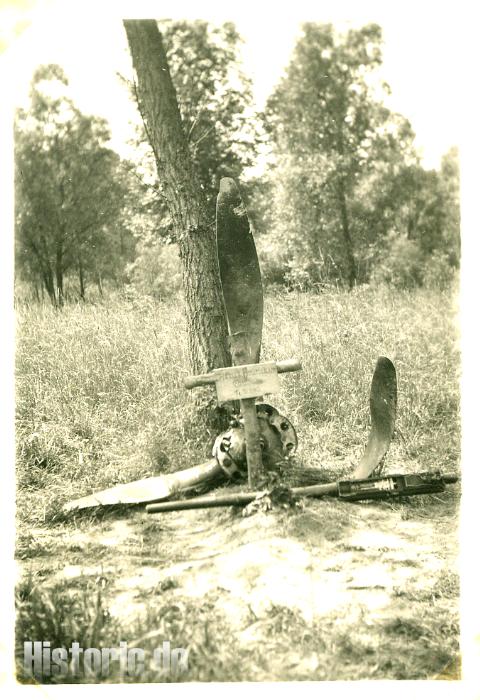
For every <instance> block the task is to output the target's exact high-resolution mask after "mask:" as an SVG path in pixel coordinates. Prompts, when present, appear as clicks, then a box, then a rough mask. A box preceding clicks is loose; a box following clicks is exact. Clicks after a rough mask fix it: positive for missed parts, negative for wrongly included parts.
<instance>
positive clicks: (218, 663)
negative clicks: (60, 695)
mask: <svg viewBox="0 0 480 700" xmlns="http://www.w3.org/2000/svg"><path fill="white" fill-rule="evenodd" d="M296 5H297V7H293V8H290V9H289V11H288V12H287V11H283V10H281V9H279V11H278V15H277V13H276V11H275V17H273V16H272V12H271V10H270V11H268V10H267V8H264V9H262V8H258V12H254V11H253V9H250V10H248V11H244V12H243V13H242V12H240V11H239V10H238V8H234V7H232V11H231V14H229V13H227V12H226V8H223V10H222V12H217V13H215V12H214V11H209V9H208V4H207V5H205V11H204V12H203V11H199V10H198V8H197V10H195V9H192V10H191V12H188V11H185V12H182V13H180V14H179V12H178V8H177V9H175V7H174V6H173V4H172V3H167V5H165V6H162V7H160V6H159V7H158V8H157V9H156V10H153V12H152V14H151V15H149V16H150V19H128V20H123V19H121V17H120V16H118V17H116V16H114V15H111V16H106V15H105V16H103V15H98V17H95V18H92V16H91V15H89V14H88V13H85V12H84V13H82V12H80V11H78V12H77V13H76V14H73V13H71V14H68V13H67V12H66V10H65V8H63V9H62V8H60V6H59V5H58V4H57V5H55V6H54V5H53V4H51V7H50V6H49V8H47V9H42V11H41V12H40V11H37V10H38V7H37V5H36V4H35V3H30V4H29V3H25V4H24V6H18V7H17V9H15V13H14V14H13V15H12V14H10V15H8V13H7V14H5V18H6V20H7V19H8V18H10V19H9V21H10V24H8V23H7V22H6V23H5V26H6V27H7V28H9V32H10V33H9V34H8V32H6V36H7V35H8V36H7V39H6V40H5V42H6V44H10V49H9V50H11V52H12V59H13V64H12V65H14V66H15V71H16V75H17V81H16V89H15V138H14V148H15V155H14V162H15V174H14V175H15V180H14V182H15V231H14V234H15V289H14V294H15V317H16V352H15V362H16V380H15V381H16V426H15V427H16V465H17V477H16V493H17V496H16V498H17V500H16V507H17V521H16V522H17V524H16V553H15V557H16V563H17V571H18V576H17V581H16V627H15V659H16V678H17V681H18V682H19V683H22V684H45V685H47V684H48V685H57V684H63V683H69V684H83V683H88V684H109V683H114V684H115V683H172V682H174V683H188V682H191V681H197V682H212V681H213V682H225V681H237V682H240V681H319V682H320V681H331V680H336V681H352V680H423V681H425V680H434V679H437V680H458V679H460V678H461V664H460V651H459V636H460V629H459V571H458V563H457V561H458V519H459V506H460V389H459V377H460V352H459V343H460V337H459V331H458V318H457V316H458V287H459V268H460V205H459V164H458V147H457V146H458V128H459V122H458V116H457V115H456V113H455V111H454V108H453V104H454V103H455V97H456V94H455V90H456V89H459V88H457V86H456V82H455V80H454V72H455V62H454V61H453V59H452V57H451V55H446V52H445V51H444V43H445V41H446V39H445V37H446V36H447V34H449V33H450V32H453V31H454V23H455V21H456V20H455V16H454V15H452V13H451V12H447V11H446V10H442V9H440V10H439V12H438V16H437V17H436V32H435V34H434V35H432V32H431V31H429V28H431V18H430V16H429V13H428V12H427V11H426V10H425V12H424V13H423V14H422V10H421V9H417V12H416V13H415V14H414V16H412V15H411V13H405V12H402V11H401V8H398V10H395V11H394V10H392V8H389V9H388V11H387V9H386V8H385V6H384V5H383V4H381V3H378V4H377V3H372V4H371V7H369V6H368V3H366V4H365V5H364V6H363V8H362V9H360V8H358V7H356V6H355V5H353V4H352V5H351V9H350V11H349V12H346V11H344V10H340V9H338V8H337V7H336V5H335V4H334V3H331V2H327V3H326V4H324V5H322V6H321V5H319V6H318V7H317V6H316V7H315V8H314V9H313V8H312V5H311V4H308V3H306V4H305V3H304V4H303V5H302V3H299V4H298V3H296ZM307 5H308V6H307ZM2 12H4V10H2ZM157 14H159V16H158V17H156V15H157ZM155 17H156V18H155ZM452 23H453V24H452ZM452 27H453V28H452ZM426 35H428V41H427V40H426V38H425V37H426ZM406 47H408V51H407V50H406ZM445 82H448V83H449V85H450V90H451V94H450V95H449V97H448V99H446V98H445V94H444V90H443V86H444V84H445Z"/></svg>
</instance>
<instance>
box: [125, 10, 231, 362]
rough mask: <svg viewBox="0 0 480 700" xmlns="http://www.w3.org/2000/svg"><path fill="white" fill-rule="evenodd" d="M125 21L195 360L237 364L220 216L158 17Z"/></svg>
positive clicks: (189, 343)
mask: <svg viewBox="0 0 480 700" xmlns="http://www.w3.org/2000/svg"><path fill="white" fill-rule="evenodd" d="M124 27H125V30H126V34H127V39H128V44H129V47H130V52H131V55H132V63H133V68H134V70H135V73H136V90H137V96H138V101H139V107H140V110H141V112H142V117H143V120H144V122H145V127H146V131H147V134H148V138H149V141H150V145H151V147H152V150H153V152H154V156H155V161H156V166H157V172H158V178H159V187H160V191H161V194H162V196H163V198H164V199H165V201H166V204H167V206H168V209H169V212H170V216H171V218H172V222H173V228H174V237H175V240H176V241H177V243H178V246H179V250H180V260H181V264H182V277H183V289H184V295H185V302H186V316H187V331H188V350H189V358H190V365H191V369H192V371H193V372H194V373H196V374H198V373H201V372H206V371H208V370H211V369H213V368H215V367H225V366H228V365H229V364H231V362H230V353H229V349H228V345H227V335H228V329H227V321H226V316H225V309H224V304H223V297H222V292H221V286H220V278H219V273H218V264H217V257H216V243H215V228H214V220H213V218H212V214H211V210H210V208H209V206H208V202H207V198H206V195H205V192H204V190H203V188H202V186H201V178H200V176H199V174H198V172H197V170H196V168H195V165H194V163H193V160H192V157H191V153H190V151H189V148H188V142H187V137H186V134H185V131H184V128H183V125H182V118H181V114H180V110H179V106H178V101H177V95H176V92H175V88H174V85H173V82H172V79H171V75H170V69H169V65H168V61H167V57H166V53H165V48H164V45H163V41H162V36H161V34H160V31H159V28H158V25H157V22H156V21H155V20H125V21H124Z"/></svg>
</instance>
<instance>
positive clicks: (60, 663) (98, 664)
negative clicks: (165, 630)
mask: <svg viewBox="0 0 480 700" xmlns="http://www.w3.org/2000/svg"><path fill="white" fill-rule="evenodd" d="M23 667H24V672H25V675H26V676H27V677H31V678H34V679H35V680H37V681H39V682H41V681H42V680H44V681H47V682H48V680H49V679H50V678H52V677H58V678H66V677H68V678H78V679H79V680H80V679H81V678H82V677H92V676H93V677H96V678H108V677H109V676H111V675H113V674H116V673H119V674H120V675H121V676H129V677H133V678H134V677H136V676H140V675H142V674H143V673H144V672H145V671H153V672H158V673H159V675H162V676H165V675H169V676H172V677H173V676H177V675H179V674H181V673H184V672H185V671H187V670H188V649H184V648H182V647H177V648H174V649H172V645H171V644H170V642H169V641H164V642H163V643H162V645H161V646H159V647H156V648H155V649H153V650H145V649H142V648H139V647H132V648H129V647H128V644H127V642H123V641H122V642H119V645H118V647H102V648H100V649H97V648H95V647H88V648H86V649H83V648H82V647H81V646H80V644H79V643H78V642H72V645H71V647H69V648H65V647H55V648H52V646H51V644H50V642H48V641H42V642H38V641H36V642H31V641H29V642H24V644H23Z"/></svg>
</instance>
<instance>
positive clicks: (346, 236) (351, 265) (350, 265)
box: [339, 178, 357, 289]
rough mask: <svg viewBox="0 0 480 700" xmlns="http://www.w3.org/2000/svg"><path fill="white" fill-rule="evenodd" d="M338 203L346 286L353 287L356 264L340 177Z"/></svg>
mask: <svg viewBox="0 0 480 700" xmlns="http://www.w3.org/2000/svg"><path fill="white" fill-rule="evenodd" d="M339 204H340V216H341V219H342V233H343V242H344V245H345V256H346V258H347V274H348V287H349V289H353V287H354V286H355V282H356V280H357V265H356V262H355V256H354V254H353V243H352V236H351V233H350V221H349V216H348V208H347V198H346V195H345V186H344V183H343V180H342V179H341V178H340V182H339Z"/></svg>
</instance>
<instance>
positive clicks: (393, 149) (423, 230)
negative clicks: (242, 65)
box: [265, 23, 454, 287]
mask: <svg viewBox="0 0 480 700" xmlns="http://www.w3.org/2000/svg"><path fill="white" fill-rule="evenodd" d="M381 43H382V35H381V29H380V27H379V26H378V25H375V24H370V25H367V26H365V27H363V28H361V29H352V30H350V31H348V32H347V33H346V34H344V35H339V34H337V33H336V32H335V30H334V28H333V27H332V25H319V24H312V23H308V24H305V25H304V26H303V36H302V37H301V38H300V39H299V41H298V43H297V46H296V48H295V51H294V54H293V57H292V60H291V62H290V64H289V66H288V68H287V71H286V74H285V76H284V77H283V78H282V79H281V80H280V82H279V84H278V85H277V87H276V88H275V90H274V92H273V94H272V95H271V97H270V98H269V100H268V102H267V107H266V111H265V124H266V128H267V130H268V131H269V133H270V135H271V138H272V141H273V144H274V152H275V155H276V163H277V164H276V168H275V171H274V174H273V178H272V179H273V180H274V183H275V184H274V185H273V187H272V194H271V198H272V200H273V202H274V216H273V222H272V221H271V222H270V223H271V225H272V224H273V225H272V231H271V239H272V241H273V239H275V238H277V239H278V240H279V241H281V246H282V255H283V259H284V264H283V267H282V266H281V268H282V269H283V278H284V279H285V280H286V281H287V282H290V283H296V284H312V283H313V284H316V283H317V284H318V283H320V284H321V283H323V282H325V281H328V280H332V279H334V280H336V281H341V282H345V283H347V284H348V285H349V286H350V287H351V286H352V285H353V284H354V283H355V282H362V281H365V280H368V279H369V277H370V274H371V272H372V270H373V269H374V267H375V265H376V264H377V260H378V258H379V256H380V255H381V254H382V253H384V251H385V249H386V247H388V245H389V242H391V240H392V237H395V235H397V236H406V237H407V238H408V240H410V241H415V244H416V245H418V250H419V251H420V252H421V253H422V254H424V255H429V254H431V253H432V252H433V251H434V250H436V249H437V248H438V247H439V246H440V245H444V244H445V241H443V243H442V240H443V239H442V237H443V236H444V233H443V232H444V231H445V226H446V223H445V222H446V215H447V217H448V214H446V212H445V206H444V201H443V197H442V187H441V186H440V180H441V179H442V178H441V177H440V176H439V175H438V173H435V172H434V171H431V172H429V171H425V170H423V168H421V167H420V165H419V163H418V157H417V156H416V153H415V150H414V147H413V139H414V133H413V131H412V128H411V126H410V124H409V122H408V121H407V120H406V119H404V118H403V117H401V116H400V115H398V114H395V113H392V112H391V111H390V110H388V109H387V108H386V107H385V104H384V98H385V96H386V95H387V94H388V93H389V87H388V85H386V84H385V83H384V82H383V81H382V80H381V79H380V77H379V68H380V66H381V61H382V52H381ZM452 201H453V200H452ZM453 206H454V205H452V207H453ZM400 247H401V246H399V245H397V246H396V249H399V248H400ZM404 248H405V246H404ZM407 248H409V249H410V248H411V246H410V247H408V246H407Z"/></svg>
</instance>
